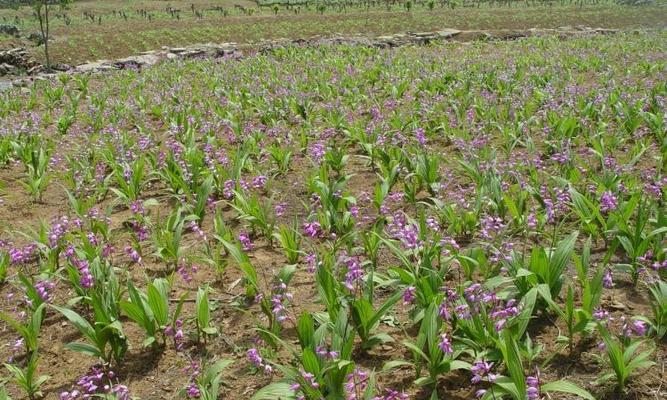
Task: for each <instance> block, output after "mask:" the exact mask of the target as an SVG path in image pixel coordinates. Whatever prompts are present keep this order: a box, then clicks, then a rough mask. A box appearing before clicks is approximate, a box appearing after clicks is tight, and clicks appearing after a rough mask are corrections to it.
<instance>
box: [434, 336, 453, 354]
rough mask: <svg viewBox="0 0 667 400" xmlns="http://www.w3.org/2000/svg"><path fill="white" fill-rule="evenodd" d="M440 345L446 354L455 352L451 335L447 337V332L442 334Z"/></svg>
mask: <svg viewBox="0 0 667 400" xmlns="http://www.w3.org/2000/svg"><path fill="white" fill-rule="evenodd" d="M438 347H439V348H440V350H442V352H443V353H445V354H452V353H453V352H454V349H453V348H452V342H451V340H450V339H449V337H447V334H446V333H443V334H442V335H440V343H439V344H438Z"/></svg>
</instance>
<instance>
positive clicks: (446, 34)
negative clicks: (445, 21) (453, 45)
mask: <svg viewBox="0 0 667 400" xmlns="http://www.w3.org/2000/svg"><path fill="white" fill-rule="evenodd" d="M460 33H461V31H459V30H456V29H443V30H441V31H437V32H435V34H436V35H438V36H439V37H440V38H441V39H449V38H453V37H454V36H456V35H458V34H460Z"/></svg>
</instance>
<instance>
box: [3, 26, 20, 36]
mask: <svg viewBox="0 0 667 400" xmlns="http://www.w3.org/2000/svg"><path fill="white" fill-rule="evenodd" d="M0 33H3V34H5V35H9V36H14V37H19V36H21V32H20V31H19V28H18V27H17V26H16V25H9V24H0Z"/></svg>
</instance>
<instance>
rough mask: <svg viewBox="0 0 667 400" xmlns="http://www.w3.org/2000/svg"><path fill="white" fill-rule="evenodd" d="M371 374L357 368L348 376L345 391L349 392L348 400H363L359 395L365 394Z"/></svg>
mask: <svg viewBox="0 0 667 400" xmlns="http://www.w3.org/2000/svg"><path fill="white" fill-rule="evenodd" d="M368 378H369V374H368V372H366V371H362V370H361V369H359V368H355V369H354V371H353V372H352V373H351V374H348V375H347V376H346V380H347V382H346V383H345V390H346V391H347V393H348V395H347V398H346V399H347V400H361V398H360V397H358V396H357V395H358V394H361V393H363V392H364V391H365V390H366V387H368Z"/></svg>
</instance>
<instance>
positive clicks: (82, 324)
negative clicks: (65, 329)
mask: <svg viewBox="0 0 667 400" xmlns="http://www.w3.org/2000/svg"><path fill="white" fill-rule="evenodd" d="M51 307H53V308H54V309H55V310H56V311H58V312H59V313H61V314H62V315H64V316H65V318H67V319H68V320H69V321H70V322H71V323H73V324H74V326H76V328H77V329H78V330H79V332H81V333H82V334H83V335H84V336H85V337H87V338H88V339H89V340H90V341H91V342H93V343H95V342H97V335H96V333H95V329H93V327H92V326H91V325H90V323H88V321H86V320H85V319H84V318H83V317H82V316H80V315H79V314H77V313H76V312H74V311H72V310H70V309H69V308H64V307H58V306H51Z"/></svg>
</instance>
